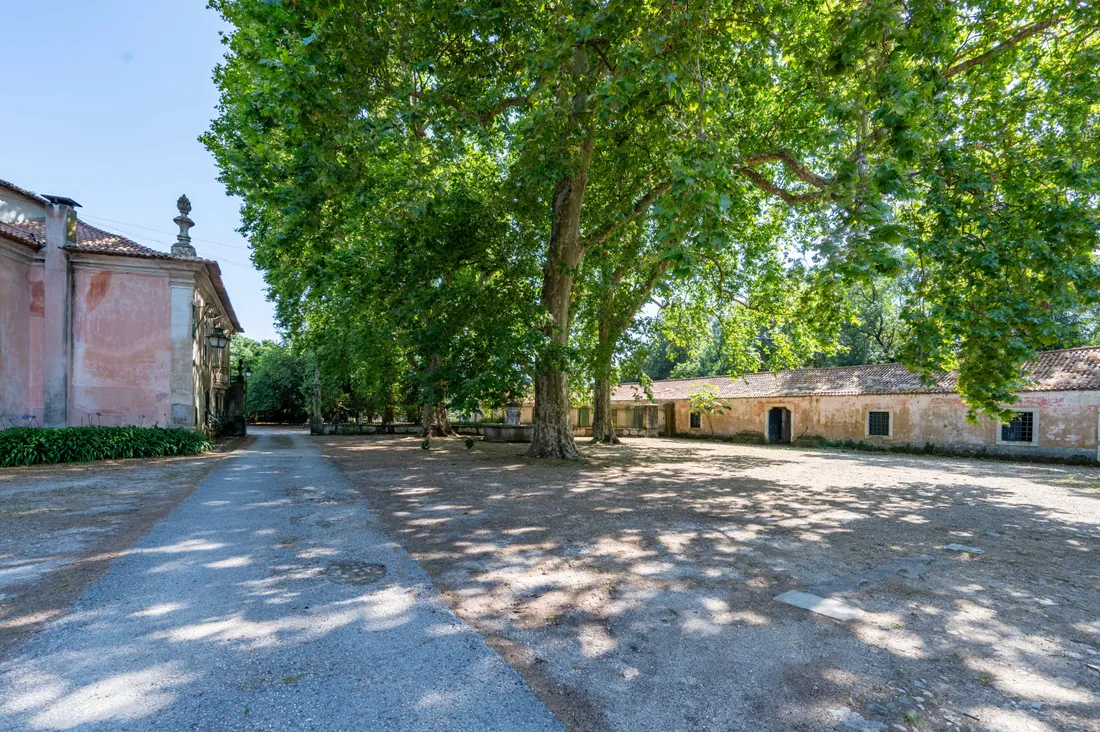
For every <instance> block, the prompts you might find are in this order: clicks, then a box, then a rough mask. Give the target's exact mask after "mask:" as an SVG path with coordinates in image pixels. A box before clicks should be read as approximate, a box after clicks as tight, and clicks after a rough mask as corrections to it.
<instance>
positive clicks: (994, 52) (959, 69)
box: [943, 13, 1062, 79]
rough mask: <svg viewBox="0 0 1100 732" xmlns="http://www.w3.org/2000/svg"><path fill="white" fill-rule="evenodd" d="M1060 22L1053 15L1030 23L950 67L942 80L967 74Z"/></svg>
mask: <svg viewBox="0 0 1100 732" xmlns="http://www.w3.org/2000/svg"><path fill="white" fill-rule="evenodd" d="M1061 22H1062V17H1061V16H1060V15H1058V14H1057V13H1055V14H1054V15H1052V16H1050V17H1049V18H1047V19H1046V20H1041V21H1039V22H1038V23H1032V24H1031V25H1028V26H1024V27H1023V28H1021V29H1020V30H1019V31H1017V32H1016V33H1015V34H1013V35H1011V36H1009V37H1008V38H1007V39H1005V40H1003V41H1001V42H1000V43H998V44H997V45H996V46H994V47H993V48H991V49H989V50H988V51H986V52H985V53H980V54H978V55H977V56H975V57H974V58H972V59H968V60H966V61H963V62H962V63H958V64H955V65H954V66H952V67H950V68H949V69H947V70H946V71H944V72H943V78H945V79H950V78H951V77H952V76H957V75H959V74H962V73H964V72H967V71H969V70H970V69H972V68H974V67H975V66H980V65H981V64H984V63H985V62H986V61H988V60H990V59H991V58H993V57H995V56H998V55H1000V54H1001V53H1004V52H1005V51H1007V50H1008V49H1010V48H1012V47H1013V46H1015V45H1017V44H1019V43H1021V42H1023V41H1026V40H1027V39H1028V38H1031V37H1032V36H1034V35H1036V34H1038V33H1042V32H1043V31H1045V30H1046V29H1047V28H1050V27H1052V26H1055V25H1058V24H1059V23H1061Z"/></svg>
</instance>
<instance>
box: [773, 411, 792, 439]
mask: <svg viewBox="0 0 1100 732" xmlns="http://www.w3.org/2000/svg"><path fill="white" fill-rule="evenodd" d="M768 442H774V443H777V444H780V445H787V444H790V442H791V410H789V409H787V408H786V407H772V408H771V409H769V410H768Z"/></svg>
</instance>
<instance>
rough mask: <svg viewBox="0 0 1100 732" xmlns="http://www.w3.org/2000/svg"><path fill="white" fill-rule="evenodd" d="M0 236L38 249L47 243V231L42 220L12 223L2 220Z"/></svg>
mask: <svg viewBox="0 0 1100 732" xmlns="http://www.w3.org/2000/svg"><path fill="white" fill-rule="evenodd" d="M36 226H37V227H38V228H37V229H36V228H35V227H36ZM0 236H2V237H4V238H5V239H10V240H12V241H15V242H19V243H20V244H26V245H27V246H29V247H31V248H32V249H34V250H36V251H37V250H39V249H41V248H42V246H43V245H44V244H45V243H46V232H45V230H44V225H43V224H42V222H41V221H24V222H20V223H12V224H5V223H4V222H2V221H0Z"/></svg>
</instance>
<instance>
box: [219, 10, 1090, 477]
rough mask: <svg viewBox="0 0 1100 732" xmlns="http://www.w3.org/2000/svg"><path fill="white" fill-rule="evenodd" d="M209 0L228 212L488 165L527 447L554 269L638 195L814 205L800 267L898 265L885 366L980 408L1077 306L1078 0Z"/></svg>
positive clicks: (545, 386)
mask: <svg viewBox="0 0 1100 732" xmlns="http://www.w3.org/2000/svg"><path fill="white" fill-rule="evenodd" d="M211 4H212V5H213V6H214V7H215V8H216V9H218V10H219V11H220V12H221V13H222V14H223V15H224V17H225V18H226V19H227V20H228V21H229V23H230V24H231V25H232V26H233V27H234V30H233V32H232V33H231V34H230V35H229V36H228V38H227V43H228V45H229V49H230V53H229V55H228V57H227V60H226V62H225V64H224V65H223V66H222V67H220V69H219V71H218V72H217V80H218V83H219V85H220V87H221V90H222V99H221V106H220V110H219V117H218V119H217V120H216V121H215V123H214V127H213V129H212V131H211V133H210V134H209V135H208V136H207V143H208V145H209V146H210V148H211V149H212V150H213V151H214V153H215V155H216V156H217V158H218V162H219V164H220V165H221V167H222V169H223V172H224V174H225V179H226V181H227V182H228V183H229V186H230V189H231V190H232V191H234V192H235V193H238V194H240V195H241V196H242V197H243V198H244V199H245V201H246V205H247V204H253V205H260V206H280V207H284V208H289V209H292V210H295V211H302V210H306V208H305V207H308V206H309V205H310V202H311V201H315V200H323V199H325V198H330V197H331V196H334V195H335V196H339V195H345V196H349V197H354V196H355V195H356V186H355V180H356V176H358V175H373V174H374V173H373V172H372V171H374V170H376V169H385V168H387V167H388V166H389V165H390V161H391V156H392V154H393V149H394V147H395V146H401V145H406V144H407V145H410V146H413V147H415V148H416V149H417V150H418V151H420V153H418V154H422V155H423V156H424V157H425V158H430V160H429V161H428V163H427V165H428V167H429V168H431V167H432V166H435V165H437V164H438V163H437V160H438V159H440V158H447V157H449V156H455V155H462V154H465V153H464V152H463V151H465V150H470V149H471V148H474V149H476V150H477V151H478V154H486V155H488V156H490V157H491V158H492V159H493V160H495V161H496V164H497V165H499V167H500V169H501V174H502V176H503V177H505V178H506V179H507V184H506V185H504V186H502V191H504V193H503V194H502V195H504V196H505V197H506V200H505V202H506V205H507V206H508V207H509V208H510V209H511V211H512V214H513V215H514V216H515V218H516V220H517V221H523V222H525V225H527V224H530V225H531V226H532V230H533V231H535V232H537V233H536V235H537V236H538V237H539V239H540V241H541V247H540V250H539V254H538V255H537V261H538V264H539V265H540V266H541V268H542V285H541V305H542V311H543V313H544V315H543V318H544V319H543V320H542V321H541V323H539V328H540V329H541V330H542V333H543V335H544V338H545V342H544V344H543V347H542V348H541V351H540V355H539V358H538V364H537V366H536V368H535V375H534V394H535V417H534V418H535V436H534V442H533V444H532V446H531V449H530V454H531V455H533V456H541V457H558V458H575V457H577V456H578V454H579V453H578V452H577V449H576V446H575V444H574V441H573V436H572V430H571V427H570V425H569V420H568V415H569V388H568V364H569V363H570V358H569V335H570V324H571V314H572V309H571V305H572V304H573V302H574V295H575V293H574V278H575V276H576V274H577V273H578V271H579V268H580V267H581V265H582V263H583V262H584V260H585V258H586V257H593V256H600V252H603V251H607V250H608V248H607V247H604V246H601V245H603V244H605V243H607V242H609V241H610V240H611V239H613V238H614V237H617V236H619V235H620V234H622V233H624V231H625V230H628V229H629V228H630V225H631V224H633V223H635V222H638V221H639V220H640V219H644V218H646V217H649V216H652V215H654V211H655V210H659V211H661V212H663V213H662V215H667V214H668V213H669V212H671V213H672V214H673V215H674V214H675V211H676V210H677V209H678V208H680V207H684V208H689V209H696V208H697V207H711V208H718V209H719V210H723V211H728V216H726V217H725V220H724V226H725V227H727V228H728V229H729V230H730V231H733V232H736V231H738V230H739V229H741V228H746V227H748V225H749V224H750V223H751V222H752V221H753V220H754V219H755V217H757V216H760V215H762V213H761V211H760V210H759V209H760V207H761V206H767V207H772V206H780V207H786V208H787V209H789V210H790V212H791V215H794V216H809V217H817V218H818V219H819V220H820V221H822V222H823V226H824V228H825V230H826V231H827V235H825V236H822V237H819V238H817V239H815V240H814V241H812V242H807V243H806V244H807V251H806V252H805V259H806V261H807V262H810V263H812V264H813V266H815V267H819V268H828V269H830V270H831V271H832V274H833V275H834V276H836V277H840V278H842V279H844V280H859V279H861V278H869V277H872V276H874V275H875V274H876V273H878V272H890V271H896V270H897V269H898V268H899V267H900V266H907V267H912V268H915V269H916V270H917V271H918V275H917V276H916V278H915V281H916V283H917V284H916V286H915V287H914V288H913V291H912V292H911V293H909V295H910V300H909V303H908V305H907V311H906V315H907V317H908V318H909V319H910V320H911V321H912V324H913V333H914V338H913V339H912V341H911V347H909V348H908V349H907V350H906V351H905V352H904V353H903V356H904V357H905V358H906V360H907V362H908V363H910V365H912V366H913V367H915V368H918V369H921V370H923V371H926V372H931V371H934V370H938V369H945V368H958V369H959V382H958V383H959V390H960V393H961V394H962V396H963V397H964V399H966V400H967V402H968V403H969V404H970V405H971V407H972V408H974V409H980V410H985V411H988V412H990V413H993V414H997V413H998V410H1000V409H1001V408H1002V405H1003V404H1004V403H1005V402H1006V401H1011V399H1012V392H1013V391H1014V390H1015V389H1017V388H1019V386H1020V380H1019V379H1020V376H1019V366H1020V365H1021V364H1022V363H1023V361H1024V360H1026V358H1027V357H1028V356H1030V355H1031V354H1032V353H1033V352H1034V350H1035V349H1037V348H1042V347H1044V346H1045V345H1047V341H1049V340H1050V338H1051V337H1053V336H1052V333H1053V329H1052V326H1051V321H1052V319H1053V318H1054V316H1055V315H1057V314H1058V313H1061V312H1064V311H1066V310H1067V309H1071V308H1073V307H1076V306H1078V305H1080V304H1081V302H1082V301H1083V300H1087V299H1089V298H1092V297H1093V295H1092V292H1093V291H1094V289H1095V285H1096V266H1095V262H1094V258H1093V250H1094V248H1095V246H1096V243H1097V219H1096V196H1097V192H1098V191H1097V167H1096V156H1097V154H1098V153H1097V151H1098V150H1100V140H1098V139H1097V125H1096V122H1097V107H1096V100H1097V98H1098V86H1100V85H1098V72H1097V69H1098V68H1100V63H1098V61H1100V50H1098V49H1100V46H1098V41H1097V24H1098V11H1097V8H1096V5H1095V4H1094V3H1092V2H1080V1H1079V0H1075V1H1073V2H1064V1H1060V0H1055V1H1048V0H1038V1H1037V2H1031V3H1018V2H1014V1H1011V0H975V1H974V2H969V3H957V2H953V1H949V0H911V1H909V2H905V1H900V0H839V1H836V0H831V1H830V2H824V1H823V0H793V1H792V0H782V1H780V0H753V1H752V2H744V1H741V0H683V1H676V0H666V1H664V2H657V1H654V0H604V1H601V2H595V1H570V0H559V1H558V2H540V1H538V0H535V1H533V2H532V1H530V0H451V1H449V2H446V1H440V0H388V1H387V2H353V1H350V0H345V1H343V2H336V1H334V0H333V1H331V2H324V1H323V0H318V1H316V2H309V1H308V0H298V1H296V2H291V1H290V0H283V1H281V2H280V1H278V0H212V2H211ZM406 149H408V148H406ZM275 193H277V195H275ZM761 195H763V197H764V199H765V202H764V203H762V204H761V203H757V201H758V199H759V198H760V197H761ZM695 234H696V236H695V239H694V240H693V241H694V242H698V241H699V238H700V236H705V234H706V232H695ZM717 241H721V237H719V238H718V239H717ZM665 256H668V257H671V258H673V259H678V258H679V257H680V256H681V255H680V254H679V253H678V252H677V251H675V250H674V249H673V250H671V251H669V252H667V253H666V254H665ZM640 265H641V266H650V263H649V262H647V261H641V262H640ZM309 266H323V261H317V262H313V263H311V264H310V265H309Z"/></svg>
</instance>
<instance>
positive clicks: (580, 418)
mask: <svg viewBox="0 0 1100 732" xmlns="http://www.w3.org/2000/svg"><path fill="white" fill-rule="evenodd" d="M577 426H578V427H588V426H589V424H588V407H580V408H579V409H578V410H577Z"/></svg>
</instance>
